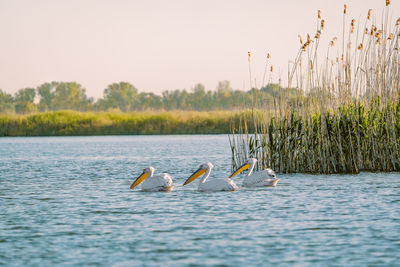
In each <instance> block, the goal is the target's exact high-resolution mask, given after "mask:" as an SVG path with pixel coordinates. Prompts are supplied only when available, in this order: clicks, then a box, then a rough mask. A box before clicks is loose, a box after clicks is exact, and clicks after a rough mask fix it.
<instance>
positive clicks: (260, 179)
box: [229, 158, 279, 187]
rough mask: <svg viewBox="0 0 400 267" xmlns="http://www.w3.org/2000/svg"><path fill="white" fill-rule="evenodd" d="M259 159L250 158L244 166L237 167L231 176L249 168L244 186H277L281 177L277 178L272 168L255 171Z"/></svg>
mask: <svg viewBox="0 0 400 267" xmlns="http://www.w3.org/2000/svg"><path fill="white" fill-rule="evenodd" d="M256 163H257V160H256V159H253V158H250V159H248V160H247V161H246V162H245V163H244V164H243V165H242V166H240V167H239V168H237V169H236V171H234V172H233V173H232V174H231V176H229V178H232V177H234V176H235V175H237V174H239V173H241V172H242V171H244V170H247V169H249V171H248V173H247V175H246V177H245V178H244V180H243V186H244V187H263V186H276V184H277V183H278V181H279V179H278V178H276V174H275V172H274V171H273V170H271V169H265V170H262V171H259V172H255V173H253V169H254V166H255V165H256Z"/></svg>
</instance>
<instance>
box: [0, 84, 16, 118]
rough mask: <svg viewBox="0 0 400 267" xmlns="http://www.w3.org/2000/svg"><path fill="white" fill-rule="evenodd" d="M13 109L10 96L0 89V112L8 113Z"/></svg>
mask: <svg viewBox="0 0 400 267" xmlns="http://www.w3.org/2000/svg"><path fill="white" fill-rule="evenodd" d="M14 111H15V109H14V103H13V98H12V96H11V95H9V94H7V93H5V92H3V90H1V89H0V113H9V112H14Z"/></svg>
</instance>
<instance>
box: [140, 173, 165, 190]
mask: <svg viewBox="0 0 400 267" xmlns="http://www.w3.org/2000/svg"><path fill="white" fill-rule="evenodd" d="M171 185H172V178H171V176H170V175H169V174H168V173H161V174H156V175H153V176H152V177H150V178H148V179H147V180H146V181H144V182H143V184H142V190H144V191H153V190H156V189H159V188H162V187H167V186H171Z"/></svg>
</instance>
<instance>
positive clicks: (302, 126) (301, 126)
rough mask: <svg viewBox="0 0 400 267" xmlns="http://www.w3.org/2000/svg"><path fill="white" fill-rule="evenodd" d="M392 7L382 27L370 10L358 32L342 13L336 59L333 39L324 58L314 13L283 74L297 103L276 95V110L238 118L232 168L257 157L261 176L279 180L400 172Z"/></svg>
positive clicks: (398, 30)
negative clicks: (265, 172)
mask: <svg viewBox="0 0 400 267" xmlns="http://www.w3.org/2000/svg"><path fill="white" fill-rule="evenodd" d="M389 6H390V1H386V7H385V10H384V12H383V16H382V18H381V19H380V20H374V19H373V17H372V11H371V10H369V11H368V14H367V17H366V19H365V22H364V23H362V24H361V25H363V26H362V27H361V28H360V26H358V27H357V22H356V21H355V20H354V19H351V20H350V23H347V22H346V21H348V20H347V16H348V14H347V7H346V5H345V6H344V12H343V32H342V45H341V47H338V48H337V50H336V51H335V45H336V42H337V40H338V39H337V38H336V37H334V38H333V39H332V40H331V42H330V43H329V46H328V49H327V54H326V55H325V56H321V53H320V49H319V47H320V37H321V35H322V34H323V30H324V27H325V20H323V19H322V18H321V13H320V11H318V20H317V29H316V33H315V35H314V37H311V36H310V35H308V36H307V41H306V42H303V40H302V38H301V36H300V35H299V37H300V43H301V47H300V48H299V51H298V54H297V57H296V58H295V60H294V63H293V64H292V65H291V69H290V70H289V72H288V85H287V89H289V88H295V89H297V97H296V101H294V102H293V101H291V102H290V103H289V101H287V97H286V96H285V95H282V94H281V92H282V90H280V93H279V95H277V96H276V98H275V100H274V104H273V108H271V105H268V106H266V105H264V106H261V107H254V109H256V110H259V111H258V112H255V113H254V112H252V113H246V114H245V115H243V116H242V119H241V120H239V124H240V125H238V126H237V125H236V126H234V127H232V134H231V135H230V137H229V139H230V144H231V149H232V168H236V167H237V166H238V165H240V164H242V163H243V162H244V160H245V159H247V158H248V157H254V158H257V159H258V160H259V161H258V162H259V165H258V166H257V167H258V168H259V169H260V168H265V167H269V168H273V169H275V170H276V171H279V172H284V173H291V172H304V173H358V172H360V171H399V170H400V95H399V89H400V64H399V38H400V18H399V19H398V20H397V21H396V22H395V24H394V25H390V24H389V13H390V12H389ZM375 21H381V23H379V24H378V23H376V22H375ZM282 89H283V88H282ZM284 91H285V92H288V91H289V90H284ZM259 102H263V101H255V103H259Z"/></svg>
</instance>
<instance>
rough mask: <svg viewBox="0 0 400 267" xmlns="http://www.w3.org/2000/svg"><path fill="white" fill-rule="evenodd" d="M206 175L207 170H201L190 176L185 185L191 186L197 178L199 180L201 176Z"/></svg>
mask: <svg viewBox="0 0 400 267" xmlns="http://www.w3.org/2000/svg"><path fill="white" fill-rule="evenodd" d="M205 173H206V169H202V168H199V169H198V170H197V171H195V172H194V173H193V174H192V175H190V177H189V178H188V179H187V180H186V181H185V183H184V184H183V185H187V184H190V183H191V182H193V181H194V180H196V179H197V178H199V177H200V176H202V175H203V174H205Z"/></svg>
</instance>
